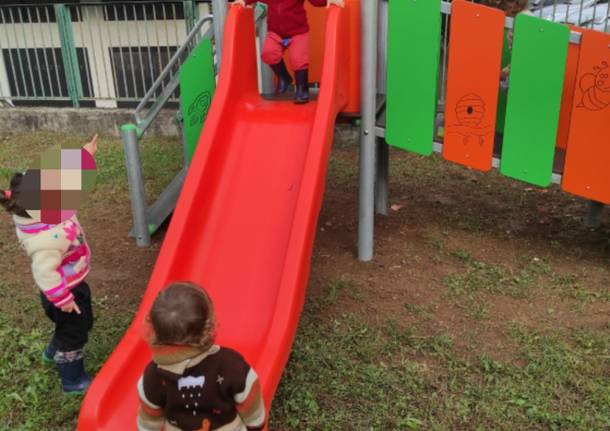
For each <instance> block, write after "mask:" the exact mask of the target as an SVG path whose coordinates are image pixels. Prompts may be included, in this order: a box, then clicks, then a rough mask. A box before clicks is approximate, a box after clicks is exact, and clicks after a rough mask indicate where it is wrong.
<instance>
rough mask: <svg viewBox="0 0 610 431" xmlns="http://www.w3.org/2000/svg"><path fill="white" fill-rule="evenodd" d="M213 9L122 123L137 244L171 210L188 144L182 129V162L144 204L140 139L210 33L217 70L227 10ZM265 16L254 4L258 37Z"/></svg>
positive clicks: (221, 5) (219, 4)
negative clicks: (151, 201) (156, 194)
mask: <svg viewBox="0 0 610 431" xmlns="http://www.w3.org/2000/svg"><path fill="white" fill-rule="evenodd" d="M212 12H213V14H212V15H208V16H205V17H203V18H201V19H199V20H198V21H197V22H196V23H195V24H194V26H193V28H192V30H191V31H190V33H189V34H188V35H187V37H186V39H185V40H184V42H183V44H182V45H181V46H180V47H179V48H178V49H177V51H176V52H175V54H174V55H173V56H172V58H171V59H170V60H169V62H168V64H167V65H166V66H165V68H164V69H163V71H162V72H161V73H160V75H159V76H158V77H157V79H156V80H155V82H154V83H153V84H152V86H151V87H150V88H149V89H148V90H147V91H146V94H145V95H144V97H143V98H142V100H140V102H139V104H138V106H137V107H136V109H135V111H134V122H133V123H132V124H125V125H123V126H122V127H121V136H122V139H123V145H124V151H125V160H126V165H127V177H128V181H129V192H130V198H131V208H132V216H133V230H132V231H131V232H130V234H131V235H132V236H135V238H136V243H137V244H138V245H139V246H148V245H150V241H151V235H152V234H153V233H154V232H155V231H156V230H157V229H158V228H159V227H160V226H161V224H162V223H163V221H165V220H166V219H167V217H168V216H169V215H170V214H171V212H172V211H173V209H174V207H175V205H176V202H177V200H178V196H179V194H180V191H181V189H182V185H183V183H184V179H185V178H186V172H187V168H188V156H187V146H186V142H185V137H184V134H183V133H181V138H182V145H183V150H184V166H183V168H182V169H181V170H180V172H179V173H178V174H177V175H176V176H175V178H174V179H173V180H172V181H171V182H170V184H169V185H168V186H167V187H166V188H165V190H164V191H163V192H162V193H161V195H160V196H159V197H158V199H157V200H156V201H155V203H154V204H152V205H151V206H150V207H148V208H147V206H146V190H145V186H144V178H143V174H142V164H141V160H140V142H141V140H142V138H143V135H144V133H145V132H146V130H147V129H148V128H149V127H150V125H151V124H152V122H153V121H154V120H155V119H156V118H157V117H158V115H159V113H160V112H161V110H162V109H163V108H166V107H167V106H168V103H169V102H172V101H175V100H176V99H175V95H176V93H177V92H178V91H179V86H180V70H181V67H182V66H183V64H184V63H185V61H186V60H187V59H188V58H189V55H190V54H191V53H192V52H193V51H194V50H195V49H196V48H197V46H198V45H199V43H200V42H201V41H202V40H204V39H210V38H212V37H213V39H214V56H215V60H216V61H215V70H216V72H217V71H218V69H219V64H220V61H221V59H222V35H223V32H224V21H225V18H226V13H227V2H226V0H212ZM265 16H266V8H265V7H257V9H256V13H255V20H256V24H257V29H258V31H259V40H262V39H263V37H264V32H266V26H265V20H264V18H265ZM210 22H211V24H212V25H211V26H209V27H207V26H206V25H207V24H209V23H210ZM203 28H207V30H206V31H205V32H204V33H203V34H202V33H201V31H202V29H203ZM265 74H266V75H267V79H264V80H263V82H262V85H263V88H265V87H268V86H269V85H270V78H271V76H270V75H269V74H268V73H263V72H261V75H265ZM182 120H183V119H182V115H181V112H180V111H178V113H177V114H176V121H177V123H178V126H179V128H181V129H182Z"/></svg>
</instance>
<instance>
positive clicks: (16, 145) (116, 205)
mask: <svg viewBox="0 0 610 431" xmlns="http://www.w3.org/2000/svg"><path fill="white" fill-rule="evenodd" d="M86 139H87V138H86V137H78V136H64V135H58V134H42V133H41V134H26V135H13V134H4V135H3V134H1V133H0V148H1V151H0V166H1V167H2V168H0V186H1V187H6V184H7V181H8V178H9V175H10V174H11V173H12V172H13V171H15V170H17V169H24V168H26V167H27V165H28V161H29V159H30V158H31V157H32V156H34V155H35V154H37V153H38V152H39V151H41V150H42V149H44V148H47V147H49V146H51V145H54V144H55V143H57V142H61V141H66V140H75V141H79V142H86ZM180 157H181V152H180V146H179V143H178V142H177V140H176V141H173V140H168V139H163V140H155V139H147V140H145V144H144V145H143V150H142V158H143V163H144V172H145V175H146V184H147V188H148V190H149V191H150V193H149V196H154V195H157V194H158V193H159V192H160V191H161V190H162V189H163V187H164V185H165V184H167V183H168V182H169V181H170V180H171V178H172V176H173V175H174V174H175V173H176V172H177V171H178V169H179V166H180ZM98 166H99V176H98V186H97V188H96V190H95V192H94V193H93V194H92V196H91V197H90V199H89V200H88V201H87V203H86V206H85V207H84V208H83V209H82V211H81V212H80V215H79V217H80V219H81V221H82V223H83V225H84V228H85V231H86V232H87V235H88V239H89V242H90V243H91V246H92V249H93V253H94V263H93V270H92V273H91V275H90V277H89V281H90V284H91V286H92V289H93V294H94V298H95V299H94V306H95V310H96V323H95V328H94V331H93V333H92V334H91V342H90V343H89V345H88V346H87V350H86V353H87V358H88V363H87V366H88V368H89V369H90V371H91V372H92V373H94V372H95V371H96V370H97V369H99V367H100V366H101V365H102V364H103V362H104V360H105V358H106V357H107V356H108V355H109V354H110V352H111V351H112V349H113V346H114V345H115V344H116V343H117V342H118V340H119V339H120V337H121V334H122V332H123V331H124V330H125V328H126V327H127V325H128V323H129V321H130V319H131V317H132V316H133V314H134V312H135V310H136V308H137V306H138V303H139V301H140V298H141V296H142V294H143V292H144V289H145V287H146V283H147V279H148V276H149V274H150V271H151V269H152V267H153V265H154V261H155V257H156V254H157V253H158V250H159V247H160V244H161V240H162V238H161V237H159V236H157V237H155V240H154V244H153V245H152V246H151V247H150V248H147V249H141V248H138V247H136V246H135V243H134V241H132V240H131V239H129V238H126V233H127V231H128V230H129V228H130V226H131V223H130V217H131V216H130V210H129V201H128V193H127V185H126V175H125V169H124V160H123V155H122V146H121V143H120V141H119V140H118V139H113V138H105V137H102V138H101V140H100V154H99V157H98ZM391 172H392V179H391V184H390V187H391V198H390V200H391V203H392V205H393V206H392V208H393V209H392V210H391V211H390V214H389V215H388V216H387V217H379V218H378V220H377V225H376V256H375V259H374V260H373V261H372V262H368V263H361V262H358V261H357V260H356V259H355V257H354V256H355V244H356V232H357V201H356V198H357V149H356V147H354V146H353V145H349V143H347V142H342V139H339V141H338V142H337V143H336V145H335V150H334V152H333V156H332V159H331V163H330V168H329V179H328V183H327V190H326V194H325V202H324V205H323V210H322V213H321V216H320V222H319V226H318V229H319V232H318V236H317V239H316V244H315V249H314V257H313V264H312V272H311V276H310V285H309V293H308V298H307V302H306V306H305V310H304V313H303V316H302V319H301V323H300V326H299V331H298V335H297V338H296V340H295V343H294V346H293V351H292V355H291V358H290V362H289V364H288V366H287V368H286V371H285V373H284V378H283V379H282V382H281V383H280V387H279V389H278V392H277V394H276V398H275V400H274V404H273V410H272V412H271V429H273V430H384V431H385V430H409V429H419V430H606V429H610V265H609V263H610V261H609V258H610V246H609V243H608V239H609V238H610V220H609V219H608V217H606V218H605V219H604V224H603V226H602V227H601V228H600V229H598V230H595V231H591V230H587V229H585V228H584V227H583V225H582V217H583V216H584V214H585V212H584V211H585V209H584V208H585V205H584V202H583V201H581V200H579V199H576V198H574V197H571V196H569V195H566V194H564V193H562V192H561V191H560V190H559V189H558V188H557V187H553V188H551V189H549V190H540V189H537V188H534V187H530V186H528V185H526V184H523V183H518V182H515V181H512V180H509V179H507V178H504V177H501V176H500V175H499V174H498V173H497V172H492V173H491V174H488V175H484V174H479V173H476V172H473V171H470V170H466V169H463V168H461V167H458V166H455V165H451V164H448V163H445V162H443V161H442V160H440V159H439V158H438V157H431V158H423V157H419V156H414V155H410V154H406V153H403V152H392V162H391ZM0 220H1V222H0V271H1V272H2V274H3V277H2V279H1V280H0V345H1V346H2V349H1V350H0V387H2V389H3V390H2V391H1V392H0V430H5V429H6V430H9V429H10V430H72V429H74V428H75V424H76V419H77V415H78V410H79V405H80V401H81V399H80V398H78V397H77V398H69V397H65V396H63V395H62V394H61V391H60V388H59V381H58V377H57V374H56V371H55V370H54V369H53V368H52V367H49V366H45V365H43V364H42V362H41V361H40V353H41V351H42V349H43V347H44V345H45V343H46V342H47V340H48V337H49V335H50V329H51V328H50V324H49V323H48V322H47V321H46V318H45V317H44V315H43V312H42V310H41V307H40V305H39V298H38V296H37V292H36V288H35V286H34V284H33V282H32V278H31V274H30V272H29V262H28V260H27V258H26V257H25V256H24V255H23V253H22V251H21V250H20V249H19V248H18V246H17V244H16V240H15V237H14V227H13V226H12V224H11V222H10V220H9V218H8V217H6V216H0Z"/></svg>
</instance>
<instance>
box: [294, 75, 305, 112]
mask: <svg viewBox="0 0 610 431" xmlns="http://www.w3.org/2000/svg"><path fill="white" fill-rule="evenodd" d="M295 76H296V81H297V91H296V93H294V103H296V104H297V105H302V104H304V103H307V102H309V71H308V70H307V69H303V70H297V71H296V72H295Z"/></svg>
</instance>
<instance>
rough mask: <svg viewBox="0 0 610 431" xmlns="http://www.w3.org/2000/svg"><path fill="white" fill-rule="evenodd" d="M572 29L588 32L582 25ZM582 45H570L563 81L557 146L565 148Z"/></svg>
mask: <svg viewBox="0 0 610 431" xmlns="http://www.w3.org/2000/svg"><path fill="white" fill-rule="evenodd" d="M568 27H570V30H574V31H578V32H586V31H590V30H585V29H583V28H580V27H576V26H573V25H569V26H568ZM579 55H580V45H576V44H575V43H571V44H570V45H569V46H568V59H567V61H566V74H565V78H564V81H563V96H562V98H561V112H560V114H559V128H558V129H557V148H563V149H564V150H565V149H566V147H567V146H568V134H569V133H570V117H571V116H572V105H573V104H574V91H575V90H576V71H577V69H578V56H579Z"/></svg>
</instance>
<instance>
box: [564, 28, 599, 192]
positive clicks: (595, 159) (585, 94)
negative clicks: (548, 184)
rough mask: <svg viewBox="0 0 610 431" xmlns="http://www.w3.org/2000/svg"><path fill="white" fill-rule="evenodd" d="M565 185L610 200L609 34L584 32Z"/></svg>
mask: <svg viewBox="0 0 610 431" xmlns="http://www.w3.org/2000/svg"><path fill="white" fill-rule="evenodd" d="M576 87H577V88H576V93H575V95H574V104H573V106H572V122H571V124H570V134H569V138H568V150H567V155H566V163H565V170H564V176H563V182H562V187H563V189H564V190H565V191H567V192H570V193H573V194H575V195H578V196H582V197H585V198H588V199H592V200H595V201H598V202H602V203H605V204H610V145H608V136H610V34H605V33H600V32H594V31H588V32H584V33H583V35H582V41H581V46H580V57H579V61H578V73H577V84H576Z"/></svg>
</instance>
